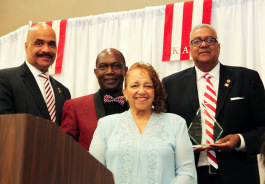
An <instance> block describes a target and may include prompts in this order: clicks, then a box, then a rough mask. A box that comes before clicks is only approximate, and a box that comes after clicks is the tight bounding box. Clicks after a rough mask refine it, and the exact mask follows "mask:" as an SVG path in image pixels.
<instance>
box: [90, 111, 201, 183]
mask: <svg viewBox="0 0 265 184" xmlns="http://www.w3.org/2000/svg"><path fill="white" fill-rule="evenodd" d="M89 151H90V154H91V155H93V156H94V157H95V158H96V159H97V160H99V161H100V162H101V163H102V164H103V165H105V166H106V167H107V168H108V169H109V170H110V171H111V172H112V173H113V174H114V177H115V183H116V184H127V183H128V184H171V183H174V184H175V183H177V184H189V183H191V184H195V183H197V175H196V169H195V163H194V154H193V149H192V144H191V142H190V138H189V136H188V131H187V126H186V122H185V120H184V119H183V118H181V117H180V116H178V115H175V114H171V113H160V114H156V113H152V115H151V117H150V119H149V121H148V123H147V125H146V127H145V129H144V131H143V132H142V134H140V132H139V129H138V128H137V126H136V124H135V122H134V119H133V117H132V114H131V112H130V110H128V111H126V112H124V113H121V114H114V115H110V116H106V117H104V118H101V119H100V120H99V122H98V127H97V129H96V131H95V133H94V136H93V139H92V142H91V145H90V149H89Z"/></svg>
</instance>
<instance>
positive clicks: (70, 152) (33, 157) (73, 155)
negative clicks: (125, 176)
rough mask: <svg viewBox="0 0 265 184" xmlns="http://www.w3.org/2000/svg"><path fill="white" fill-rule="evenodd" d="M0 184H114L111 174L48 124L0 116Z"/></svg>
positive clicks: (30, 118)
mask: <svg viewBox="0 0 265 184" xmlns="http://www.w3.org/2000/svg"><path fill="white" fill-rule="evenodd" d="M0 183H1V184H2V183H3V184H79V183H80V184H83V183H86V184H98V183H99V184H101V183H102V184H114V181H113V176H112V173H111V172H110V171H109V170H107V169H106V168H105V167H104V166H103V165H102V164H101V163H99V162H98V161H97V160H96V159H95V158H94V157H93V156H91V155H90V154H89V153H88V152H87V151H86V150H85V149H83V148H82V147H81V146H80V145H79V144H78V143H77V142H76V141H75V140H74V139H72V137H71V136H69V135H67V134H66V133H65V132H63V131H62V130H61V129H60V128H59V127H58V126H57V125H56V124H54V123H52V122H51V121H49V120H45V119H42V118H37V117H34V116H31V115H27V114H10V115H1V116H0Z"/></svg>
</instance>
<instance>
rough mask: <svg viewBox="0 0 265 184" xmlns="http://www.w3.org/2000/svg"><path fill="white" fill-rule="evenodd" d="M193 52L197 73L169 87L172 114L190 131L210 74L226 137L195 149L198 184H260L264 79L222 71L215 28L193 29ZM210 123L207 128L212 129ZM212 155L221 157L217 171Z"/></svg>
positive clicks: (171, 79)
mask: <svg viewBox="0 0 265 184" xmlns="http://www.w3.org/2000/svg"><path fill="white" fill-rule="evenodd" d="M190 52H191V56H192V57H193V60H194V63H195V67H192V68H189V69H186V70H184V71H181V72H178V73H175V74H172V75H170V76H168V77H166V78H164V79H163V83H164V85H165V87H166V90H167V93H168V99H167V101H166V104H167V110H168V112H171V113H176V114H178V115H180V116H182V117H183V118H184V119H186V121H187V125H188V127H189V125H190V123H191V122H192V120H193V118H194V116H195V114H196V112H197V110H198V108H199V107H200V106H202V105H200V104H202V103H203V102H204V100H203V99H204V97H205V95H204V94H205V91H206V83H207V80H206V79H205V78H204V77H203V76H204V74H205V73H208V75H210V76H211V78H210V81H211V83H212V85H213V89H214V91H215V92H216V95H217V104H216V103H215V106H216V107H215V110H216V111H215V119H216V120H217V122H218V123H219V124H220V125H221V126H222V128H223V133H222V135H221V138H220V139H219V140H218V141H216V142H215V143H214V144H213V143H212V144H209V146H201V147H196V148H194V152H195V157H196V166H197V174H198V183H199V184H208V183H222V184H237V183H240V184H250V183H251V184H257V183H260V181H259V171H258V165H257V157H256V155H257V154H258V153H259V151H260V139H261V135H262V133H263V132H264V130H265V129H264V126H265V93H264V86H263V83H262V81H261V79H260V77H259V75H258V73H257V72H256V71H254V70H250V69H246V68H243V67H231V66H225V65H222V64H221V63H220V62H219V60H218V57H219V53H220V44H219V43H218V41H217V34H216V32H215V30H214V29H213V28H212V27H211V26H209V25H205V24H202V25H198V26H196V27H194V28H193V30H192V31H191V44H190ZM204 123H205V122H204V121H202V125H201V126H202V127H206V123H205V124H204ZM214 128H216V123H215V124H214ZM205 129H207V128H205ZM205 129H202V137H203V138H202V139H207V138H208V137H207V136H208V135H209V134H208V133H209V132H207V131H206V130H205ZM206 135H207V136H206ZM204 137H206V138H204ZM209 151H210V152H212V153H215V161H217V165H216V167H213V166H212V165H214V164H210V161H209V160H208V152H209ZM211 159H212V160H214V158H211Z"/></svg>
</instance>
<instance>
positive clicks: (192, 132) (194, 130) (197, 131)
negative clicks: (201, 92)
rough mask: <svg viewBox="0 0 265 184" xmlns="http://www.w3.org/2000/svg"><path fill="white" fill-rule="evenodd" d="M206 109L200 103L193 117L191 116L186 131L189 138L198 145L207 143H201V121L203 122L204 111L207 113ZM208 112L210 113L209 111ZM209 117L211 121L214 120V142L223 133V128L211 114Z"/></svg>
mask: <svg viewBox="0 0 265 184" xmlns="http://www.w3.org/2000/svg"><path fill="white" fill-rule="evenodd" d="M206 111H207V107H206V106H205V105H204V104H202V106H201V107H200V108H199V109H198V111H197V113H196V115H195V117H194V118H193V120H192V122H191V124H190V126H189V128H188V133H189V136H190V138H191V139H192V140H193V141H194V142H195V143H196V144H197V145H199V146H207V144H202V135H203V129H202V126H203V124H202V123H204V120H205V113H207V112H206ZM208 114H209V115H210V113H209V112H208ZM210 116H211V115H210ZM211 119H212V121H214V130H213V136H214V142H215V141H217V140H218V139H219V138H220V136H221V134H222V133H223V128H222V127H221V126H220V125H219V123H218V122H217V121H216V119H215V118H214V117H213V116H211ZM205 134H206V133H205Z"/></svg>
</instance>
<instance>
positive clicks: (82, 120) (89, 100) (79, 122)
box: [61, 91, 127, 150]
mask: <svg viewBox="0 0 265 184" xmlns="http://www.w3.org/2000/svg"><path fill="white" fill-rule="evenodd" d="M126 105H127V104H126ZM104 116H106V112H105V109H104V105H103V100H102V98H101V96H100V92H99V91H98V92H96V93H95V94H90V95H87V96H83V97H79V98H74V99H71V100H67V101H66V102H65V105H64V107H63V116H62V125H61V128H62V129H63V130H64V131H65V132H67V133H68V134H70V135H71V136H72V137H73V138H74V139H75V140H77V141H78V142H79V144H81V145H82V146H83V147H84V148H85V149H86V150H89V146H90V143H91V141H92V138H93V134H94V131H95V130H96V127H97V124H98V119H99V118H102V117H104Z"/></svg>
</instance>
